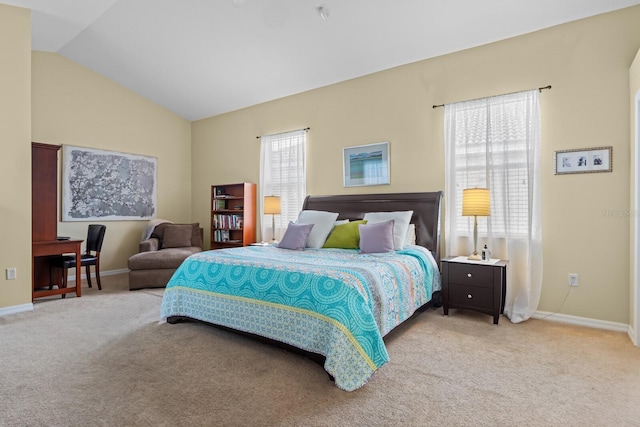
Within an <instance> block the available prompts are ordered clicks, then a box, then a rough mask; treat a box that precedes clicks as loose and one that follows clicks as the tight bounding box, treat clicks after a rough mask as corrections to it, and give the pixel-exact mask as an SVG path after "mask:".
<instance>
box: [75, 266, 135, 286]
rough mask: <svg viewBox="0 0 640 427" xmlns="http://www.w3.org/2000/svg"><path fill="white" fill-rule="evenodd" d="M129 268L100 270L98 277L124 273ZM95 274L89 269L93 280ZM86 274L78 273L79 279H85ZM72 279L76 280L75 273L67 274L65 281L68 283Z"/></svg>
mask: <svg viewBox="0 0 640 427" xmlns="http://www.w3.org/2000/svg"><path fill="white" fill-rule="evenodd" d="M82 271H84V269H82ZM128 272H129V269H128V268H121V269H119V270H109V271H101V272H100V277H103V276H115V275H116V274H124V273H128ZM95 277H96V276H95V274H93V269H91V278H92V279H93V280H95ZM86 278H87V275H86V274H84V273H83V274H81V275H80V279H86ZM73 280H76V275H75V274H74V275H69V277H67V281H68V282H69V283H71V282H72V281H73Z"/></svg>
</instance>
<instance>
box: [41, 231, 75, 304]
mask: <svg viewBox="0 0 640 427" xmlns="http://www.w3.org/2000/svg"><path fill="white" fill-rule="evenodd" d="M82 242H83V240H46V241H41V242H32V244H31V252H32V253H31V259H32V265H31V271H32V277H31V279H32V283H33V287H32V298H31V299H32V301H33V300H34V299H35V298H39V297H46V296H49V295H60V294H67V293H70V292H75V293H76V296H78V297H80V296H82V295H81V294H82V289H81V286H80V284H81V279H80V276H81V272H82V271H81V269H80V266H81V254H80V244H81V243H82ZM72 252H73V253H75V254H76V286H75V288H61V289H51V290H50V289H49V286H50V285H51V284H52V282H51V275H50V270H49V257H51V256H54V255H56V256H57V255H62V254H68V253H72ZM58 285H59V284H58ZM42 288H46V289H42Z"/></svg>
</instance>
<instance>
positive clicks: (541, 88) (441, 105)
mask: <svg viewBox="0 0 640 427" xmlns="http://www.w3.org/2000/svg"><path fill="white" fill-rule="evenodd" d="M544 89H551V85H549V86H545V87H539V88H538V90H539V91H540V92H542V91H543V90H544ZM520 92H525V91H520ZM520 92H510V93H505V94H503V95H511V94H513V93H520ZM493 96H501V95H493ZM484 98H491V97H490V96H486V97H484ZM484 98H474V99H469V100H468V101H476V100H478V99H484ZM461 102H466V101H461ZM452 104H454V103H453V102H452ZM444 106H445V104H440V105H434V106H433V108H440V107H444Z"/></svg>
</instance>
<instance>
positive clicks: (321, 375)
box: [0, 275, 640, 427]
mask: <svg viewBox="0 0 640 427" xmlns="http://www.w3.org/2000/svg"><path fill="white" fill-rule="evenodd" d="M84 286H85V288H84V289H83V292H82V297H81V298H75V297H73V296H72V295H71V294H70V295H69V296H68V297H67V298H65V299H61V298H60V297H59V296H58V297H51V298H43V299H38V300H36V302H35V304H34V305H35V309H34V311H31V312H23V313H18V314H14V315H9V316H4V317H0V425H1V426H11V427H13V426H83V427H84V426H396V425H403V426H430V425H433V426H436V425H438V426H439V425H453V426H514V425H527V426H639V425H640V349H639V348H636V347H634V346H633V345H632V343H631V342H630V340H629V338H628V337H627V336H626V335H625V334H623V333H617V332H610V331H602V330H596V329H590V328H586V327H576V326H568V325H564V324H559V323H555V322H551V321H545V320H529V321H527V322H524V323H521V324H517V325H516V324H512V323H510V322H509V321H508V319H507V318H505V317H503V318H501V320H500V324H499V325H497V326H496V325H493V324H492V318H491V317H490V316H485V315H481V314H477V313H473V312H465V311H460V310H451V311H450V316H448V317H444V316H442V309H429V310H427V311H425V312H423V313H420V314H419V315H418V316H416V317H414V318H412V319H410V320H409V321H408V322H406V323H405V324H403V325H401V326H400V327H398V328H396V330H394V331H393V332H392V333H391V334H390V335H389V336H388V337H387V338H386V340H385V341H386V343H387V348H388V351H389V355H390V358H391V360H390V362H389V363H387V364H386V365H385V366H383V367H382V368H381V369H380V370H378V372H376V373H375V374H374V375H373V377H372V378H371V379H370V380H369V382H368V383H367V384H366V385H365V386H364V387H362V388H360V389H358V390H356V391H354V392H351V393H349V392H344V391H342V390H340V389H338V388H337V387H335V385H334V384H333V383H332V382H331V381H330V379H329V377H328V375H327V374H326V373H325V372H324V371H323V370H322V368H321V367H320V366H319V365H318V364H316V363H315V362H313V361H311V360H309V359H307V358H305V357H303V356H300V355H298V354H295V353H291V352H288V351H286V350H283V349H280V348H277V347H275V346H272V345H268V344H264V343H261V342H258V341H256V340H253V339H250V338H247V337H243V336H240V335H238V334H235V333H232V332H229V331H225V330H221V329H218V328H214V327H211V326H209V325H204V324H200V323H195V322H187V323H180V324H176V325H170V324H167V323H164V322H161V321H159V313H160V304H161V300H162V294H163V290H162V289H150V290H140V291H133V292H130V291H129V290H128V283H127V275H116V276H105V277H104V278H103V290H102V291H98V290H97V289H95V288H93V289H88V288H86V284H85V285H84ZM94 286H95V285H94Z"/></svg>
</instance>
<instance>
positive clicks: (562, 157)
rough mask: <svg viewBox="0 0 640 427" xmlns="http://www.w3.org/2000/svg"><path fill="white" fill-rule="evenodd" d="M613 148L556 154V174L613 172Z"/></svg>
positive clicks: (587, 149) (586, 149) (583, 149)
mask: <svg viewBox="0 0 640 427" xmlns="http://www.w3.org/2000/svg"><path fill="white" fill-rule="evenodd" d="M611 153H612V147H595V148H581V149H575V150H562V151H556V152H555V158H554V163H555V174H556V175H563V174H570V173H593V172H611V171H612V170H613V167H612V158H611Z"/></svg>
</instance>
